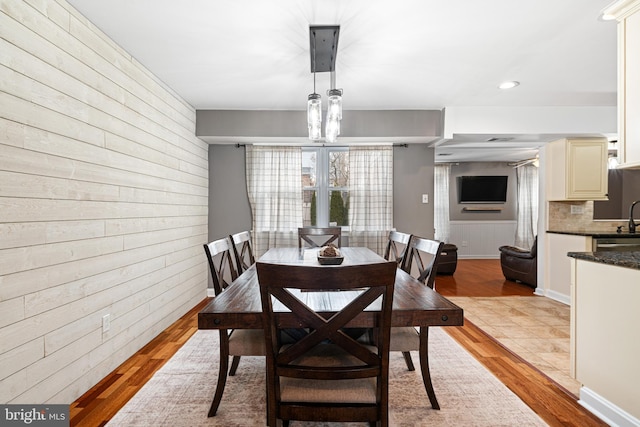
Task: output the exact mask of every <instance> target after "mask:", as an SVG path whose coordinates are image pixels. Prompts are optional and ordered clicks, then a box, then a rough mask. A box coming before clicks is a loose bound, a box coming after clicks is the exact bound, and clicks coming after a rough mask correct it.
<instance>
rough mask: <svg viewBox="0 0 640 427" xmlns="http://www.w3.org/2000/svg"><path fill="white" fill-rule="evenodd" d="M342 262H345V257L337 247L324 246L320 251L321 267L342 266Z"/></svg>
mask: <svg viewBox="0 0 640 427" xmlns="http://www.w3.org/2000/svg"><path fill="white" fill-rule="evenodd" d="M342 261H344V257H343V256H342V254H341V253H340V249H338V248H337V247H335V245H332V244H329V245H328V246H323V247H321V248H320V250H319V251H318V262H319V263H320V264H321V265H340V264H342Z"/></svg>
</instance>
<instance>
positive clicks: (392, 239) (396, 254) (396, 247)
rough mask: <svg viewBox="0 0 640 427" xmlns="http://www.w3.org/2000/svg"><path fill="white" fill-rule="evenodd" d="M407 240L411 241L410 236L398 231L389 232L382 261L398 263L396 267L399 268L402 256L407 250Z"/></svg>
mask: <svg viewBox="0 0 640 427" xmlns="http://www.w3.org/2000/svg"><path fill="white" fill-rule="evenodd" d="M409 240H411V234H408V233H402V232H400V231H393V230H392V231H390V232H389V239H388V240H387V248H386V249H385V251H384V259H386V260H387V261H395V262H397V263H398V267H401V266H402V262H403V261H404V256H405V254H406V253H407V249H408V248H409Z"/></svg>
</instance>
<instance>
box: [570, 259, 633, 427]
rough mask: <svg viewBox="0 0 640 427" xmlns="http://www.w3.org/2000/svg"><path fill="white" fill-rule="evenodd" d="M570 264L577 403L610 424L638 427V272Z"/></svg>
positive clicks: (580, 261) (582, 262)
mask: <svg viewBox="0 0 640 427" xmlns="http://www.w3.org/2000/svg"><path fill="white" fill-rule="evenodd" d="M571 264H572V279H573V293H572V300H573V303H572V305H571V310H572V313H571V317H572V318H571V338H572V345H571V356H572V357H571V362H572V371H573V372H574V373H575V377H576V379H577V380H578V381H580V383H582V388H581V389H580V401H581V402H583V404H586V405H587V407H588V408H594V409H596V411H597V412H599V413H601V414H604V415H606V418H607V419H610V420H618V421H619V422H616V423H615V424H616V425H629V426H631V425H638V424H636V423H637V422H638V419H640V405H638V402H640V387H638V384H640V369H638V356H639V355H640V340H638V339H637V334H638V332H637V331H638V329H637V327H638V324H639V323H640V311H639V310H638V301H640V286H639V285H640V270H639V269H634V268H627V267H620V266H617V265H609V264H602V263H598V262H592V261H588V260H584V259H571ZM612 425H613V424H612Z"/></svg>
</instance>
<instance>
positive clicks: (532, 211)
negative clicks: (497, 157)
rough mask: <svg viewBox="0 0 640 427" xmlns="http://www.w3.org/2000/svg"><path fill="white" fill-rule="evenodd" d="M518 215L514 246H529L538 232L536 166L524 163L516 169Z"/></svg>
mask: <svg viewBox="0 0 640 427" xmlns="http://www.w3.org/2000/svg"><path fill="white" fill-rule="evenodd" d="M516 177H517V181H518V215H517V224H516V239H515V240H516V241H515V246H517V247H520V248H530V247H531V246H532V245H533V239H534V238H535V236H536V234H537V232H538V168H537V167H536V166H534V165H525V166H521V167H519V168H517V169H516Z"/></svg>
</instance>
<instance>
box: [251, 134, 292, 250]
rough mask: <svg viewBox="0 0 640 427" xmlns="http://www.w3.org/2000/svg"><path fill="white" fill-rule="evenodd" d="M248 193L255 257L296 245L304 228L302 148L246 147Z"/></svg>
mask: <svg viewBox="0 0 640 427" xmlns="http://www.w3.org/2000/svg"><path fill="white" fill-rule="evenodd" d="M246 153H247V154H246V169H247V172H246V174H247V193H248V195H249V204H250V205H251V214H252V216H253V232H252V236H253V240H254V241H253V243H254V251H255V253H256V257H258V256H260V255H262V254H264V253H265V252H266V251H267V249H269V248H274V247H286V246H289V247H297V246H298V227H302V179H301V176H300V173H301V170H302V149H301V148H300V147H275V146H274V147H271V146H252V145H248V146H247V151H246Z"/></svg>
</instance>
